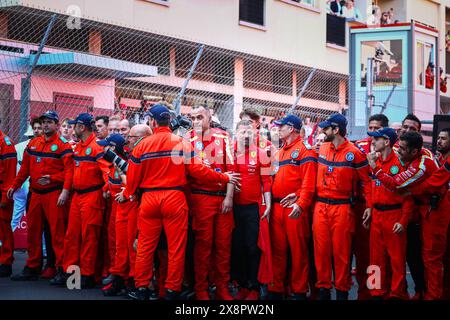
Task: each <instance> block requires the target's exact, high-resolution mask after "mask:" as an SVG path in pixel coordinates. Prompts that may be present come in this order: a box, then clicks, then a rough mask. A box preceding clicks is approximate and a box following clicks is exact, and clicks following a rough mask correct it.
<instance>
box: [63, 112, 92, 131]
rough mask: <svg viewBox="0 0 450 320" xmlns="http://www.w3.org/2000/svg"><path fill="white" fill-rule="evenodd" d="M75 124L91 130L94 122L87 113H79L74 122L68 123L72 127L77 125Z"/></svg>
mask: <svg viewBox="0 0 450 320" xmlns="http://www.w3.org/2000/svg"><path fill="white" fill-rule="evenodd" d="M77 123H79V124H83V125H85V126H87V127H91V128H93V125H94V124H95V121H94V117H93V116H92V115H90V114H89V113H81V114H79V115H78V116H77V117H76V118H75V120H71V121H69V124H72V125H73V124H77Z"/></svg>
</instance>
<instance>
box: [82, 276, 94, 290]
mask: <svg viewBox="0 0 450 320" xmlns="http://www.w3.org/2000/svg"><path fill="white" fill-rule="evenodd" d="M93 288H95V277H94V276H83V275H82V276H81V289H93Z"/></svg>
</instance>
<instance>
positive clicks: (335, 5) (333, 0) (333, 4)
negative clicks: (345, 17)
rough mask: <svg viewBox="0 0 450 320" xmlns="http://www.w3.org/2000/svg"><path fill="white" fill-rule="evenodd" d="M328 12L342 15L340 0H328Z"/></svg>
mask: <svg viewBox="0 0 450 320" xmlns="http://www.w3.org/2000/svg"><path fill="white" fill-rule="evenodd" d="M326 6H327V13H328V14H333V15H337V16H339V15H341V10H342V7H341V4H340V1H337V0H327V4H326Z"/></svg>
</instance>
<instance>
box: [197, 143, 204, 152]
mask: <svg viewBox="0 0 450 320" xmlns="http://www.w3.org/2000/svg"><path fill="white" fill-rule="evenodd" d="M195 147H196V148H197V150H200V151H202V150H203V143H202V142H201V141H197V142H196V143H195Z"/></svg>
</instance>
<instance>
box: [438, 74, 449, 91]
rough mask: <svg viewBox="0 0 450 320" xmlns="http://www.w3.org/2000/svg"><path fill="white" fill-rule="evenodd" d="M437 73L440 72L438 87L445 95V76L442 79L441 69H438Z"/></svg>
mask: <svg viewBox="0 0 450 320" xmlns="http://www.w3.org/2000/svg"><path fill="white" fill-rule="evenodd" d="M439 71H440V77H439V86H440V88H441V92H443V93H446V92H447V76H445V77H442V74H443V73H444V70H442V68H439Z"/></svg>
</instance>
